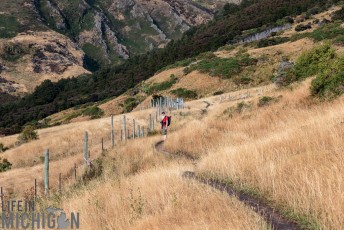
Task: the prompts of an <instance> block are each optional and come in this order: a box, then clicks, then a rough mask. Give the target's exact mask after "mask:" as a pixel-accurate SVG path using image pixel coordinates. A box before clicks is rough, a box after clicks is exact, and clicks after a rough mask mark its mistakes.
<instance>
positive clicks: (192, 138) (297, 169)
mask: <svg viewBox="0 0 344 230" xmlns="http://www.w3.org/2000/svg"><path fill="white" fill-rule="evenodd" d="M308 87H309V81H307V82H306V83H303V84H302V86H300V87H299V88H298V89H297V90H293V91H291V92H288V91H287V90H285V91H284V92H283V98H281V99H280V101H279V102H276V103H274V104H271V105H269V106H265V107H254V108H253V109H251V110H250V111H246V112H245V113H238V114H236V115H235V116H233V117H232V118H231V119H228V120H223V119H221V116H223V115H221V114H223V111H224V110H225V109H226V107H224V106H223V107H222V108H221V109H217V110H218V111H217V113H213V114H212V117H210V116H208V117H207V119H204V120H203V121H202V122H192V123H190V124H189V125H187V126H186V127H185V128H184V129H183V130H182V131H180V133H175V134H174V135H171V136H170V137H169V141H168V143H167V146H168V148H169V149H170V150H172V151H174V152H178V151H181V152H183V151H185V152H189V153H190V154H196V155H197V156H199V157H201V158H202V160H201V162H200V164H199V168H198V169H197V171H198V172H199V173H202V174H204V175H212V176H214V177H216V178H220V179H228V180H232V181H234V183H235V184H237V185H238V186H244V187H249V188H253V189H258V191H260V193H261V194H262V195H263V196H265V197H267V198H268V199H271V200H273V201H275V202H276V203H277V205H280V206H282V207H284V208H285V210H292V211H293V212H295V213H298V214H301V215H305V216H307V218H306V219H307V221H309V222H314V221H315V222H316V223H317V224H314V225H313V227H316V226H318V227H319V226H320V227H321V228H323V229H341V227H342V226H344V222H343V220H344V212H343V209H342V207H344V195H343V193H342V191H343V189H344V182H343V180H342V179H341V178H342V177H343V175H344V170H343V169H344V156H343V154H342V153H343V150H344V147H343V143H344V131H343V122H344V121H343V116H344V98H343V97H341V98H339V99H337V100H336V101H334V102H331V103H319V102H317V101H316V100H314V99H311V98H309V94H310V92H309V89H308ZM279 93H281V92H279ZM254 104H256V103H254ZM207 135H208V137H207ZM180 136H181V137H180ZM184 139H187V140H184ZM177 143H181V144H180V145H178V144H177Z"/></svg>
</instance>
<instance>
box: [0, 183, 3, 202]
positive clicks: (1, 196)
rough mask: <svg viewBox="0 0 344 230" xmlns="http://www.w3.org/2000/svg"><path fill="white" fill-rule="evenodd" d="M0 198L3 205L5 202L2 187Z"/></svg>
mask: <svg viewBox="0 0 344 230" xmlns="http://www.w3.org/2000/svg"><path fill="white" fill-rule="evenodd" d="M0 198H1V203H2V202H3V201H4V191H3V190H2V187H0Z"/></svg>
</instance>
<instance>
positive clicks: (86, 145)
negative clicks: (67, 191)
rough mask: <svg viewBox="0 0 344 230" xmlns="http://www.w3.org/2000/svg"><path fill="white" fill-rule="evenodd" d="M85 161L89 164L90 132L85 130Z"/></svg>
mask: <svg viewBox="0 0 344 230" xmlns="http://www.w3.org/2000/svg"><path fill="white" fill-rule="evenodd" d="M84 161H85V165H86V166H87V165H88V133H87V131H85V137H84Z"/></svg>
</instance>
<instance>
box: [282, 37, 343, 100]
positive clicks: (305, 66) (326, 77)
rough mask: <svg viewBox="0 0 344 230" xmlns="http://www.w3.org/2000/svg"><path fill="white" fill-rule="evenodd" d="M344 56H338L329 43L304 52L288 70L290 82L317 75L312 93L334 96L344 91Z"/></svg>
mask: <svg viewBox="0 0 344 230" xmlns="http://www.w3.org/2000/svg"><path fill="white" fill-rule="evenodd" d="M343 69H344V56H341V57H338V55H337V54H336V52H335V50H334V49H333V48H332V47H331V45H330V44H329V43H327V44H324V45H321V46H318V47H315V48H313V49H312V50H310V51H308V52H305V53H303V54H302V55H301V56H300V57H299V58H298V60H297V62H296V64H295V66H294V68H293V69H292V70H291V71H289V72H288V75H287V77H288V82H289V83H291V82H293V81H297V80H302V79H304V78H306V77H309V76H316V78H315V79H314V80H313V81H312V85H311V93H312V95H313V96H318V97H322V98H329V99H330V98H334V97H336V96H339V95H341V94H343V93H344V72H343Z"/></svg>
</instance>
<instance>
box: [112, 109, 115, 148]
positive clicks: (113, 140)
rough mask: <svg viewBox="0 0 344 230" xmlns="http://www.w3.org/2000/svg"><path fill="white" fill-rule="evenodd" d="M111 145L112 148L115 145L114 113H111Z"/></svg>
mask: <svg viewBox="0 0 344 230" xmlns="http://www.w3.org/2000/svg"><path fill="white" fill-rule="evenodd" d="M111 146H112V148H113V147H114V146H115V130H114V124H113V115H111Z"/></svg>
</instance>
